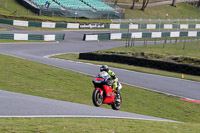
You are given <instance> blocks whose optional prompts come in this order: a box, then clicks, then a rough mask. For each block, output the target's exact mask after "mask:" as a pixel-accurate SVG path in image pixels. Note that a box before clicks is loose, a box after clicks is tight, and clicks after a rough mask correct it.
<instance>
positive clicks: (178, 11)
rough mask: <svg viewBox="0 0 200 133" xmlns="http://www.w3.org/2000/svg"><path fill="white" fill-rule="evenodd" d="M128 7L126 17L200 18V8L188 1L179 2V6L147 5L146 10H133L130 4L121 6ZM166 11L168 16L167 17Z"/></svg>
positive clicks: (138, 8)
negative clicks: (188, 3)
mask: <svg viewBox="0 0 200 133" xmlns="http://www.w3.org/2000/svg"><path fill="white" fill-rule="evenodd" d="M121 7H122V8H125V9H126V15H125V18H126V19H130V18H134V19H137V18H146V19H148V18H151V19H187V18H189V19H191V18H200V10H198V8H196V7H193V6H191V5H187V4H186V3H177V7H176V8H175V7H172V6H169V5H162V6H156V7H147V8H146V9H145V11H144V12H143V11H141V10H140V8H141V7H136V9H134V10H131V9H129V8H130V7H129V6H121ZM166 13H168V17H167V18H166Z"/></svg>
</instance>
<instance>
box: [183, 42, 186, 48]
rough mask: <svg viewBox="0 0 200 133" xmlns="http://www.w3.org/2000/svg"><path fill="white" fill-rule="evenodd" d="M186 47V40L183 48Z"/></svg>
mask: <svg viewBox="0 0 200 133" xmlns="http://www.w3.org/2000/svg"><path fill="white" fill-rule="evenodd" d="M185 47H186V40H185V41H184V45H183V50H184V49H185Z"/></svg>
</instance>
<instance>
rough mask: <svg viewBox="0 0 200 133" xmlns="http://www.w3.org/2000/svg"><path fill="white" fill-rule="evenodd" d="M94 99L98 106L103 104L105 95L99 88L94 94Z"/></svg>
mask: <svg viewBox="0 0 200 133" xmlns="http://www.w3.org/2000/svg"><path fill="white" fill-rule="evenodd" d="M92 101H93V104H94V105H95V106H96V107H99V106H101V104H102V103H103V96H102V95H101V94H100V90H99V89H95V90H94V92H93V95H92Z"/></svg>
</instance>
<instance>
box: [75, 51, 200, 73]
mask: <svg viewBox="0 0 200 133" xmlns="http://www.w3.org/2000/svg"><path fill="white" fill-rule="evenodd" d="M79 59H84V60H95V61H107V62H116V63H122V64H128V65H135V66H141V67H148V68H156V69H160V70H166V71H170V72H178V73H184V74H191V75H198V76H199V75H200V67H196V66H191V65H187V64H176V63H172V62H166V61H158V60H148V59H144V58H137V57H130V56H122V55H108V54H96V53H80V54H79Z"/></svg>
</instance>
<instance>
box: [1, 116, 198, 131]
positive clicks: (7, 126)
mask: <svg viewBox="0 0 200 133" xmlns="http://www.w3.org/2000/svg"><path fill="white" fill-rule="evenodd" d="M0 125H1V126H0V131H1V133H8V132H13V133H36V132H37V133H66V132H67V133H83V132H89V133H94V132H95V133H102V132H103V133H104V132H105V133H130V132H131V133H132V132H134V133H171V132H173V133H198V132H199V129H200V124H194V123H169V122H155V121H141V120H125V119H102V118H99V119H95V118H0Z"/></svg>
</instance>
